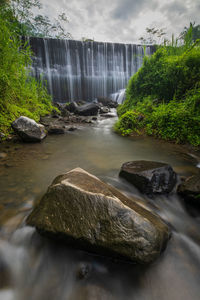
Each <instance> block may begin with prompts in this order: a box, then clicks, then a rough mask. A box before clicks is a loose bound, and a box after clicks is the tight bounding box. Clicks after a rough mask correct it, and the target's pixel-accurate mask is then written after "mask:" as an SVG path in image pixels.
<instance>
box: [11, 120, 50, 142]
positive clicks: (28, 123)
mask: <svg viewBox="0 0 200 300" xmlns="http://www.w3.org/2000/svg"><path fill="white" fill-rule="evenodd" d="M12 128H13V129H14V131H15V132H16V133H17V135H18V136H19V137H20V138H21V139H22V140H23V141H24V142H41V141H42V140H43V139H44V138H45V137H46V131H45V128H44V126H43V125H41V124H38V123H36V122H35V121H34V120H32V119H30V118H27V117H24V116H21V117H19V118H18V119H16V120H15V121H14V122H13V123H12Z"/></svg>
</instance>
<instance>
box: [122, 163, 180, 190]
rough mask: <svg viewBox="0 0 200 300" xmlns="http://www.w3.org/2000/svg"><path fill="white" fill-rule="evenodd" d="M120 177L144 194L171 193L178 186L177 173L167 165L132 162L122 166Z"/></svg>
mask: <svg viewBox="0 0 200 300" xmlns="http://www.w3.org/2000/svg"><path fill="white" fill-rule="evenodd" d="M119 175H120V176H121V177H124V178H125V179H126V180H128V181H129V182H130V183H132V184H133V185H134V186H136V187H137V188H138V189H139V190H140V191H141V192H142V193H145V194H153V193H170V192H171V191H172V190H173V188H174V186H175V184H176V173H175V172H174V171H173V169H172V167H171V166H170V165H168V164H165V163H160V162H154V161H144V160H141V161H130V162H126V163H124V164H123V165H122V167H121V170H120V173H119Z"/></svg>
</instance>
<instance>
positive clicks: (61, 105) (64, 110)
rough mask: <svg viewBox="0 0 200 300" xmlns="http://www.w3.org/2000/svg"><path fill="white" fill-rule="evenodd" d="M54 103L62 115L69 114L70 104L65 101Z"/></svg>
mask: <svg viewBox="0 0 200 300" xmlns="http://www.w3.org/2000/svg"><path fill="white" fill-rule="evenodd" d="M54 105H55V106H56V107H57V108H58V109H59V111H60V114H61V116H62V117H68V116H69V110H68V108H67V107H68V105H66V104H65V103H58V102H56V103H54Z"/></svg>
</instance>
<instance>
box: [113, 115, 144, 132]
mask: <svg viewBox="0 0 200 300" xmlns="http://www.w3.org/2000/svg"><path fill="white" fill-rule="evenodd" d="M139 117H140V114H139V113H137V112H134V111H127V112H126V113H125V114H123V115H122V116H121V117H120V118H119V120H118V122H116V124H115V125H114V130H115V131H116V132H118V133H120V134H121V135H123V136H125V135H129V134H130V133H131V132H133V131H135V132H139V129H140V128H141V127H142V126H141V122H139Z"/></svg>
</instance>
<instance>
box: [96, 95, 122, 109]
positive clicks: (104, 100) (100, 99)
mask: <svg viewBox="0 0 200 300" xmlns="http://www.w3.org/2000/svg"><path fill="white" fill-rule="evenodd" d="M97 101H98V102H99V103H102V104H103V105H104V106H107V107H109V108H117V106H118V103H117V102H115V101H113V100H112V99H109V98H106V97H98V98H97Z"/></svg>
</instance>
